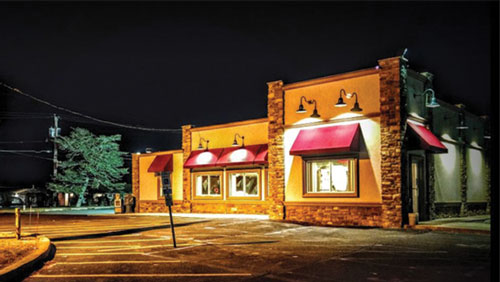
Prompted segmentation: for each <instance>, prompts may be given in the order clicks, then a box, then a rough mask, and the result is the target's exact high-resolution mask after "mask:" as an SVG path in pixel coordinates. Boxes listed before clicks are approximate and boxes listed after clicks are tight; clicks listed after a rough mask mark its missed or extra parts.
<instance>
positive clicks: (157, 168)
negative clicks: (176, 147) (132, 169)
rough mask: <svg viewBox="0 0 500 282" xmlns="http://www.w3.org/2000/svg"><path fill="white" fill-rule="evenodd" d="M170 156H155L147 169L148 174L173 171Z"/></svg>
mask: <svg viewBox="0 0 500 282" xmlns="http://www.w3.org/2000/svg"><path fill="white" fill-rule="evenodd" d="M173 170H174V166H173V161H172V154H168V155H159V156H156V157H155V159H154V160H153V162H152V163H151V165H150V166H149V168H148V172H162V171H173Z"/></svg>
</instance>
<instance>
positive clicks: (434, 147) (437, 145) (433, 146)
mask: <svg viewBox="0 0 500 282" xmlns="http://www.w3.org/2000/svg"><path fill="white" fill-rule="evenodd" d="M408 125H409V126H410V128H411V129H412V130H413V132H415V133H416V134H417V135H418V137H419V138H420V146H421V147H422V149H424V150H429V151H433V152H435V153H447V152H448V149H447V148H446V147H445V146H444V145H443V143H441V141H439V139H438V138H437V137H436V135H434V134H433V133H432V132H431V131H430V130H429V129H427V128H426V127H425V126H423V125H420V124H416V123H413V122H410V121H408Z"/></svg>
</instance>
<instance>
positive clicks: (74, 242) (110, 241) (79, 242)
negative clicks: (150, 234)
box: [55, 238, 172, 245]
mask: <svg viewBox="0 0 500 282" xmlns="http://www.w3.org/2000/svg"><path fill="white" fill-rule="evenodd" d="M168 240H172V239H169V238H167V239H162V238H158V239H131V240H100V241H97V240H94V241H81V239H80V240H71V241H61V242H55V244H56V245H61V244H72V245H74V244H94V243H123V242H148V241H168Z"/></svg>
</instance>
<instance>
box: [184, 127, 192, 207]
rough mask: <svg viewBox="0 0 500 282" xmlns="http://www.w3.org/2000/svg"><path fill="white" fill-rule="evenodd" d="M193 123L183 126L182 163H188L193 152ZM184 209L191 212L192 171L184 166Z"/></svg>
mask: <svg viewBox="0 0 500 282" xmlns="http://www.w3.org/2000/svg"><path fill="white" fill-rule="evenodd" d="M191 127H192V126H191V125H184V126H182V150H183V158H182V163H183V164H184V163H186V161H187V159H188V158H189V155H190V154H191ZM182 209H183V210H184V212H191V171H190V170H189V169H186V168H184V169H183V170H182Z"/></svg>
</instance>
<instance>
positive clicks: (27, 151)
mask: <svg viewBox="0 0 500 282" xmlns="http://www.w3.org/2000/svg"><path fill="white" fill-rule="evenodd" d="M0 152H4V153H10V152H15V153H35V154H43V153H52V151H51V150H0Z"/></svg>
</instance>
